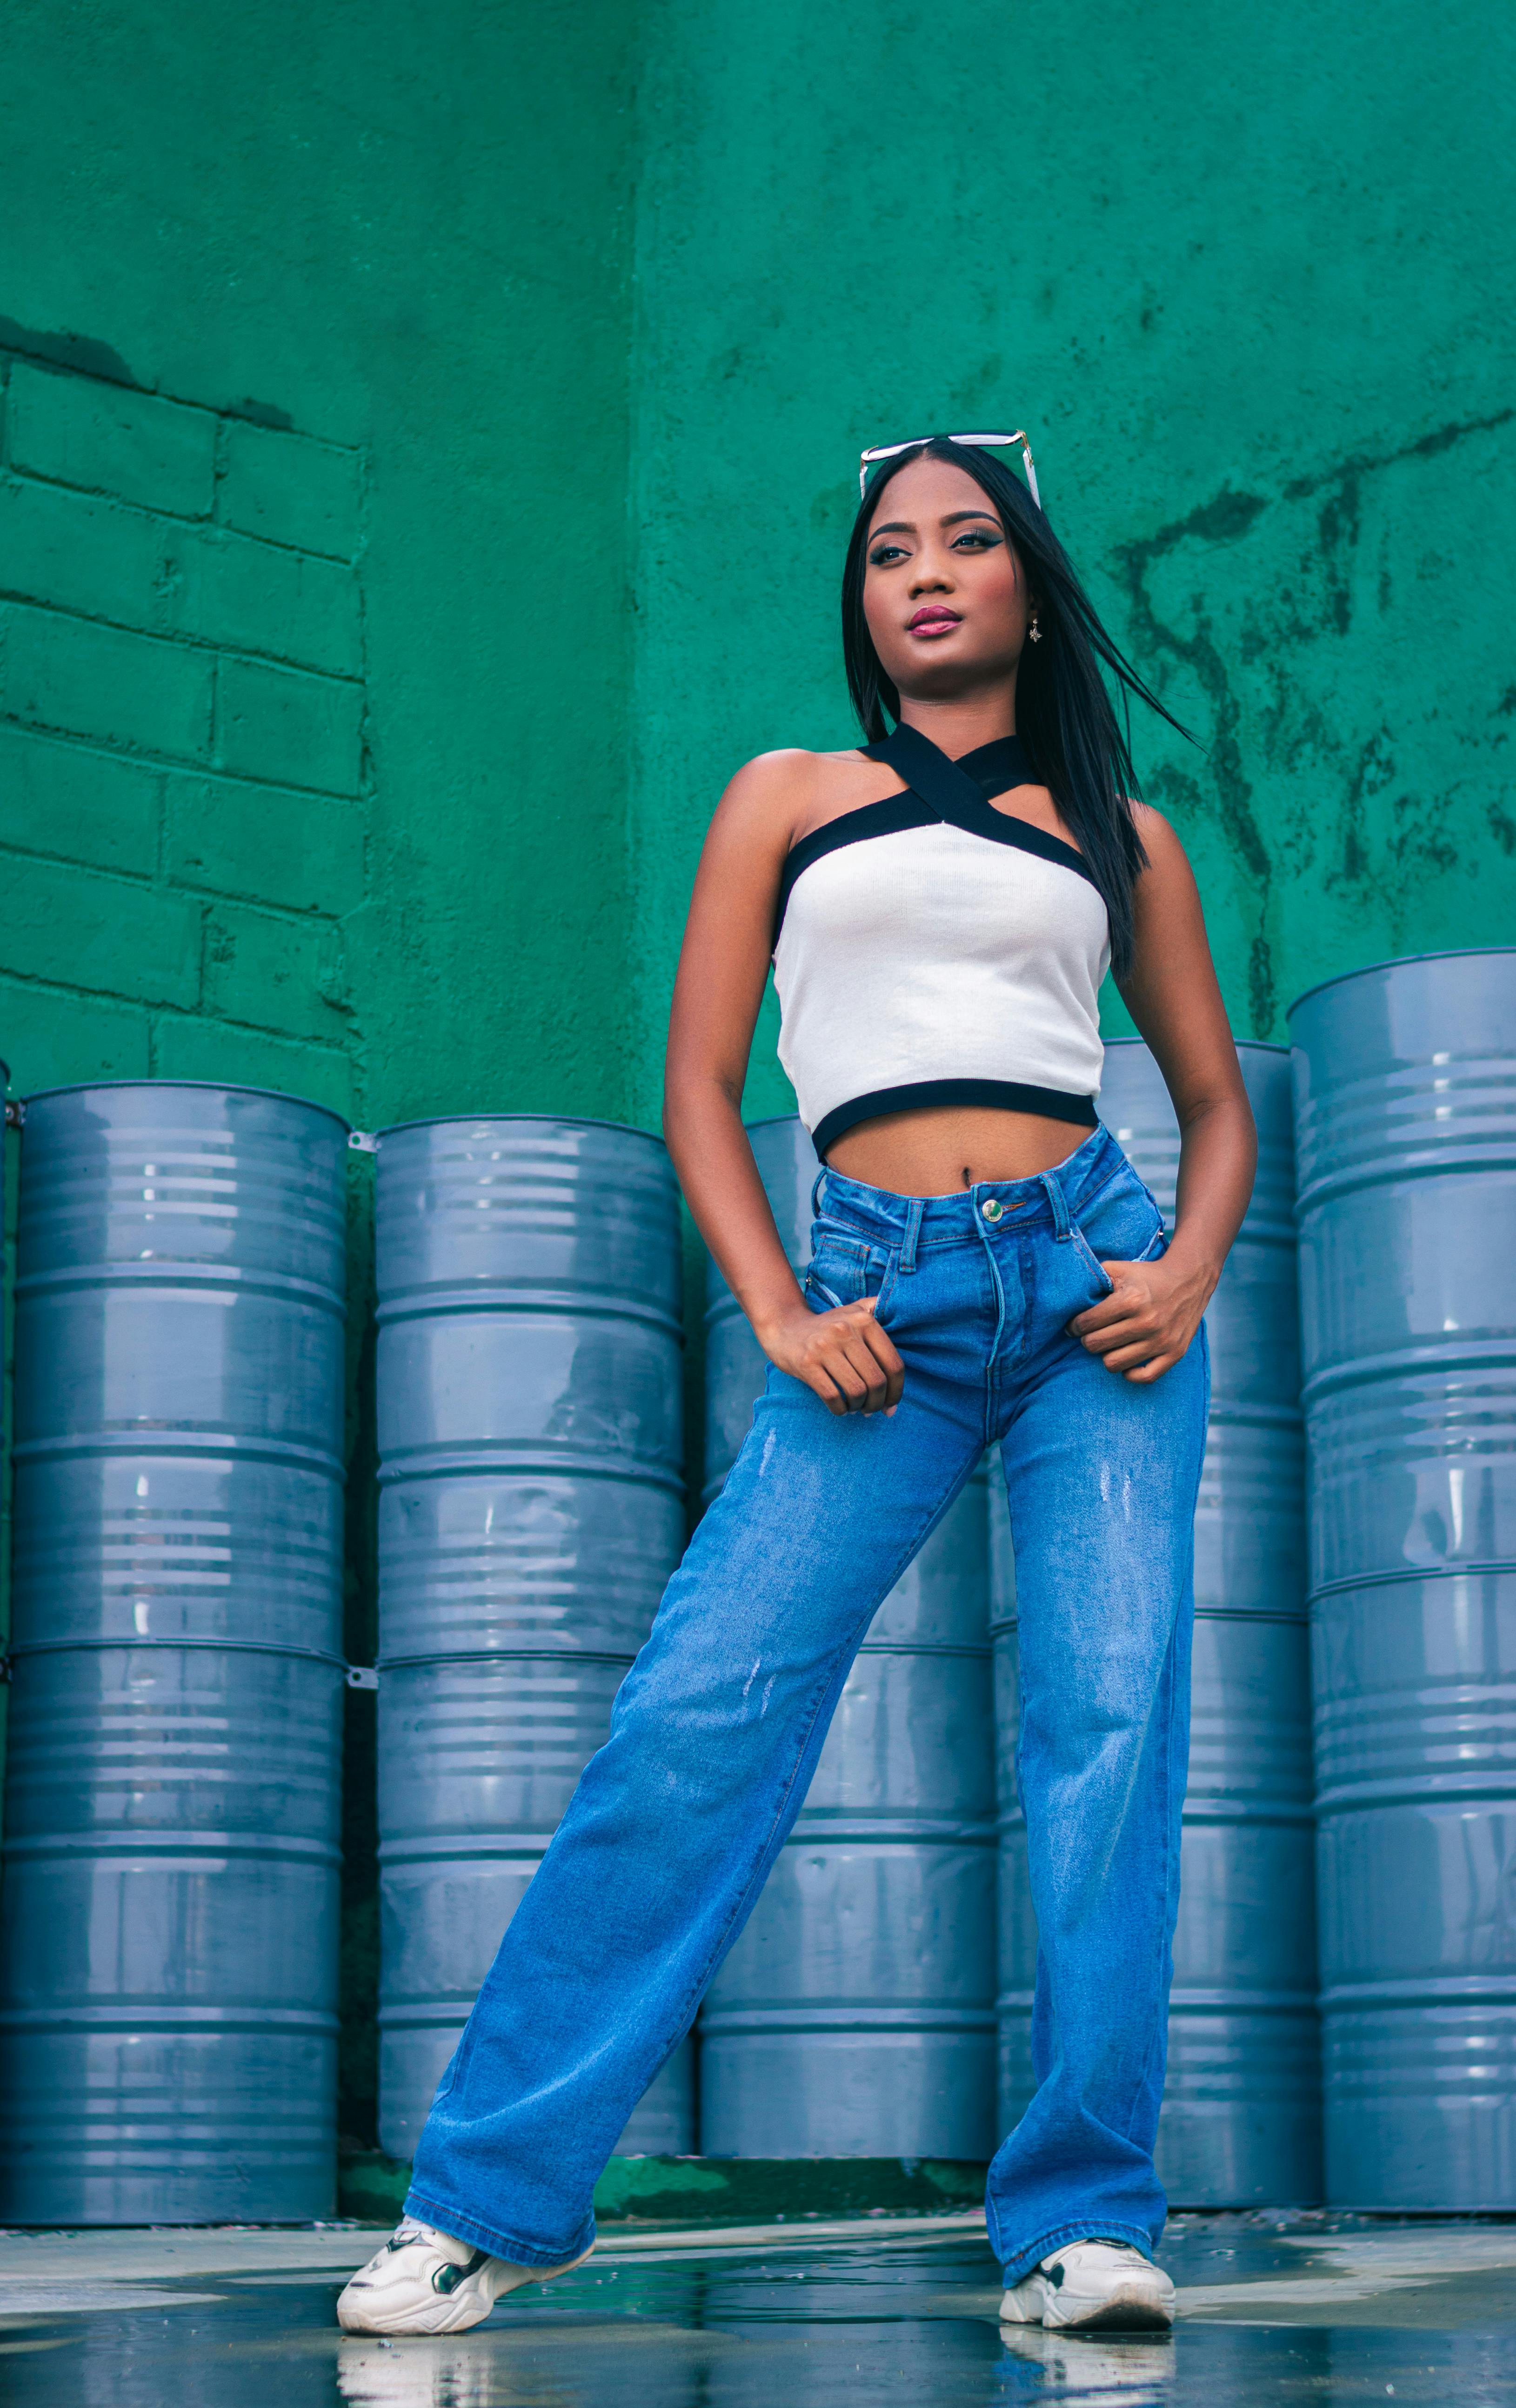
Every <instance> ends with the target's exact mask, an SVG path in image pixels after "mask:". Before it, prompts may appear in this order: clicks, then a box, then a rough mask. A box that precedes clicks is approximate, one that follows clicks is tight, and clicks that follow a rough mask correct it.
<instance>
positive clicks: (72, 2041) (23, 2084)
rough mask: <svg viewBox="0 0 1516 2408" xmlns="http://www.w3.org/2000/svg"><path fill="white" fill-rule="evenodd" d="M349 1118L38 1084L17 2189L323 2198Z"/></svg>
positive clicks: (197, 1095) (224, 2205) (14, 1960)
mask: <svg viewBox="0 0 1516 2408" xmlns="http://www.w3.org/2000/svg"><path fill="white" fill-rule="evenodd" d="M346 1152H347V1130H346V1125H345V1124H344V1123H342V1122H341V1121H339V1120H337V1119H336V1116H335V1115H334V1114H332V1113H330V1112H327V1111H322V1109H320V1108H319V1107H318V1106H316V1105H313V1104H306V1103H300V1102H297V1101H295V1100H294V1099H293V1098H292V1097H287V1096H278V1095H267V1094H263V1093H259V1092H257V1091H254V1090H250V1089H247V1088H236V1087H215V1086H203V1085H194V1084H182V1085H181V1084H178V1083H169V1082H161V1083H142V1084H129V1085H128V1084H122V1085H110V1086H95V1087H75V1088H64V1089H60V1090H57V1091H55V1092H53V1093H50V1094H48V1095H43V1096H35V1097H31V1098H30V1099H29V1101H28V1103H27V1106H26V1118H25V1128H24V1136H23V1143H22V1149H21V1224H20V1235H19V1242H18V1248H17V1306H16V1446H15V1465H16V1539H15V1558H14V1598H13V1604H14V1651H15V1679H14V1687H13V1690H12V1696H11V1709H10V1746H9V1756H8V1762H7V1797H6V1866H5V1885H4V1895H3V1936H0V2218H3V2219H6V2220H8V2221H12V2222H19V2221H24V2222H27V2223H35V2224H150V2223H207V2222H224V2221H258V2220H271V2221H284V2220H299V2219H303V2218H307V2217H312V2216H321V2215H326V2214H331V2212H332V2207H333V2198H334V2188H335V2178H336V2131H335V2115H336V1939H337V1888H338V1883H337V1874H338V1853H337V1832H338V1805H339V1790H338V1783H339V1769H340V1759H341V1699H342V1684H343V1664H342V1656H341V1559H342V1513H341V1504H342V1477H343V1473H342V1454H341V1448H342V1428H343V1391H342V1369H343V1314H344V1287H345V1279H344V1259H345V1234H346V1167H345V1166H346Z"/></svg>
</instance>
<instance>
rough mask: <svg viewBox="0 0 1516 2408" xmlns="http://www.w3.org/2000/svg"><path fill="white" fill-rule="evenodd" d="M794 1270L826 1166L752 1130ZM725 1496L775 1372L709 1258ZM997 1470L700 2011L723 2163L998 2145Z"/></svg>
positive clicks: (880, 1653)
mask: <svg viewBox="0 0 1516 2408" xmlns="http://www.w3.org/2000/svg"><path fill="white" fill-rule="evenodd" d="M750 1136H751V1139H752V1144H753V1152H754V1155H755V1158H756V1160H757V1163H758V1168H759V1171H760V1174H761V1176H762V1178H763V1180H764V1183H765V1189H766V1191H767V1193H768V1197H769V1200H770V1202H771V1204H772V1205H773V1208H774V1212H775V1218H776V1221H777V1223H778V1226H779V1233H780V1237H781V1239H782V1240H783V1242H784V1244H785V1247H786V1251H787V1252H788V1254H789V1255H790V1259H791V1262H792V1263H793V1264H794V1268H795V1270H796V1272H797V1273H801V1272H803V1270H804V1267H805V1263H806V1261H807V1259H808V1254H809V1232H810V1211H809V1191H810V1186H811V1183H812V1181H813V1180H814V1178H815V1176H816V1170H817V1164H816V1159H815V1155H814V1153H813V1151H812V1149H811V1145H810V1141H809V1140H808V1137H807V1136H806V1133H805V1131H804V1129H803V1128H802V1126H801V1125H800V1123H799V1121H798V1120H796V1119H794V1118H787V1119H783V1120H777V1121H769V1122H765V1123H760V1124H759V1125H757V1126H756V1127H754V1128H753V1129H752V1130H751V1131H750ZM707 1369H708V1389H707V1393H708V1418H707V1471H708V1489H709V1491H710V1493H714V1491H715V1489H716V1488H718V1487H719V1486H720V1484H721V1483H722V1480H723V1479H724V1478H725V1475H726V1473H727V1471H728V1470H729V1469H731V1464H732V1460H733V1458H734V1456H735V1455H736V1453H737V1448H738V1446H739V1445H740V1443H741V1441H742V1437H743V1435H744V1434H745V1431H746V1429H747V1426H748V1425H749V1424H750V1422H751V1417H752V1407H753V1403H754V1400H755V1398H756V1397H757V1396H758V1394H759V1393H760V1392H761V1390H762V1387H763V1383H764V1378H765V1362H764V1358H763V1355H762V1354H761V1352H760V1350H759V1348H758V1345H757V1342H756V1340H754V1339H753V1338H752V1335H751V1331H750V1330H749V1328H748V1326H747V1324H746V1322H745V1321H744V1320H743V1319H742V1317H741V1314H740V1312H739V1310H738V1308H737V1303H736V1300H735V1299H734V1298H733V1297H732V1296H731V1294H730V1291H729V1290H728V1289H727V1287H726V1284H725V1282H724V1281H723V1280H722V1278H721V1275H720V1273H719V1272H718V1271H717V1270H716V1269H715V1266H714V1265H712V1266H711V1268H710V1288H709V1310H708V1345H707ZM986 1542H987V1532H986V1515H985V1501H984V1484H983V1479H982V1475H981V1474H977V1475H976V1477H975V1479H974V1480H973V1481H972V1482H971V1483H970V1484H969V1485H968V1487H967V1488H966V1489H965V1492H964V1494H963V1495H962V1497H961V1498H959V1499H958V1501H957V1503H956V1504H955V1505H954V1506H953V1507H952V1508H951V1511H950V1512H949V1513H948V1514H947V1515H945V1517H944V1519H943V1521H942V1522H941V1524H940V1525H939V1526H938V1527H937V1531H936V1532H935V1533H934V1534H933V1537H932V1538H931V1539H930V1540H929V1541H927V1544H926V1546H925V1547H924V1548H923V1549H922V1554H921V1555H919V1556H918V1558H917V1560H916V1562H915V1563H914V1564H913V1565H912V1566H911V1568H910V1570H908V1572H907V1573H906V1575H905V1577H904V1578H903V1579H902V1580H901V1581H899V1582H898V1583H897V1584H896V1585H895V1587H894V1589H892V1590H891V1592H890V1595H889V1596H888V1598H886V1599H885V1600H884V1602H883V1604H882V1605H881V1606H880V1611H879V1613H878V1615H877V1616H876V1618H875V1620H874V1622H873V1624H872V1626H871V1627H870V1630H869V1633H868V1636H867V1638H866V1639H865V1642H864V1645H863V1647H862V1648H861V1649H860V1651H859V1654H858V1657H857V1659H856V1661H855V1663H854V1665H853V1667H852V1670H851V1672H850V1674H849V1676H848V1680H847V1683H846V1684H845V1686H844V1689H843V1692H842V1697H841V1699H840V1701H839V1704H838V1707H837V1714H836V1717H835V1719H834V1722H833V1725H832V1727H831V1731H830V1733H829V1734H828V1737H827V1740H826V1742H825V1745H824V1747H823V1749H822V1756H821V1759H820V1761H819V1763H818V1765H817V1769H816V1773H815V1776H814V1778H813V1780H812V1782H811V1785H810V1789H809V1792H808V1797H807V1799H806V1802H805V1805H804V1806H803V1807H802V1809H801V1812H800V1814H799V1816H798V1818H797V1821H796V1823H795V1827H794V1832H793V1833H792V1835H791V1838H790V1840H789V1841H788V1842H787V1843H786V1845H785V1846H784V1848H783V1849H782V1850H781V1851H780V1854H779V1861H778V1863H777V1864H776V1866H775V1868H774V1871H773V1872H772V1873H771V1874H770V1876H769V1878H768V1882H767V1884H766V1885H765V1889H764V1891H763V1893H762V1895H761V1897H760V1898H759V1900H758V1903H757V1905H756V1907H755V1908H754V1910H753V1913H752V1915H751V1920H750V1921H749V1923H748V1925H747V1928H746V1929H745V1930H744V1931H743V1933H742V1935H741V1937H740V1938H739V1939H738V1941H737V1944H736V1946H735V1947H734V1948H733V1950H732V1952H731V1954H730V1956H729V1957H727V1958H726V1960H725V1962H724V1964H723V1965H722V1968H721V1971H719V1972H718V1974H717V1976H716V1979H715V1981H714V1982H713V1983H712V1985H711V1986H710V1989H709V1991H708V1994H707V1999H706V2003H705V2007H704V2010H703V2012H702V2015H701V2022H700V2030H701V2136H702V2146H703V2148H704V2149H705V2151H706V2152H707V2154H708V2155H711V2156H722V2157H727V2156H730V2157H956V2158H985V2157H989V2156H990V2155H991V2154H992V2153H993V2151H994V2146H995V2140H996V2135H995V2128H994V1872H995V1861H994V1753H993V1747H994V1738H993V1721H992V1713H991V1697H990V1679H989V1670H990V1666H989V1630H988V1621H987V1568H986Z"/></svg>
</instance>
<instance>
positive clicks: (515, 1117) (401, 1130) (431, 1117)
mask: <svg viewBox="0 0 1516 2408" xmlns="http://www.w3.org/2000/svg"><path fill="white" fill-rule="evenodd" d="M480 1121H489V1122H491V1123H495V1122H512V1121H535V1122H536V1124H537V1125H538V1126H539V1127H542V1128H600V1129H614V1130H615V1131H616V1132H617V1134H618V1136H620V1137H640V1138H646V1140H647V1141H648V1143H649V1144H650V1145H655V1146H656V1147H657V1149H658V1151H659V1153H660V1154H665V1155H666V1154H667V1153H668V1148H667V1146H666V1144H665V1141H664V1140H663V1139H662V1138H661V1137H660V1136H659V1135H658V1134H657V1132H656V1130H654V1129H645V1128H638V1127H637V1126H636V1124H635V1123H634V1122H632V1121H611V1120H602V1119H600V1118H598V1117H597V1116H596V1115H595V1114H594V1113H593V1112H426V1113H423V1114H422V1117H421V1118H420V1119H419V1120H414V1121H391V1122H390V1123H388V1125H386V1126H385V1127H383V1128H379V1129H376V1130H375V1131H374V1142H375V1143H376V1145H379V1144H382V1142H383V1140H385V1138H387V1137H406V1136H408V1134H409V1132H410V1131H411V1130H412V1129H428V1128H461V1127H473V1126H475V1125H478V1123H479V1122H480Z"/></svg>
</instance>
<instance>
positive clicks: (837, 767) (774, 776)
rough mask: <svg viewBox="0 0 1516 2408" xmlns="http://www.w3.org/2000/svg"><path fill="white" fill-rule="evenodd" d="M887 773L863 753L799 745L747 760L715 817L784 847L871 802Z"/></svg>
mask: <svg viewBox="0 0 1516 2408" xmlns="http://www.w3.org/2000/svg"><path fill="white" fill-rule="evenodd" d="M889 783H890V772H889V771H888V770H881V769H880V767H879V764H878V763H877V762H874V761H870V760H868V759H867V758H865V755H864V754H863V753H858V752H853V751H850V752H846V753H808V752H805V751H803V750H802V749H801V748H800V747H799V746H798V745H790V746H784V747H782V748H781V749H780V750H779V751H777V752H773V753H757V754H755V755H754V757H753V759H752V760H751V761H745V762H744V763H743V765H742V767H741V768H740V769H739V770H738V771H737V775H736V777H735V778H733V779H732V781H731V782H730V784H729V785H728V786H727V788H726V791H725V793H724V794H723V795H722V799H721V802H720V804H719V805H718V807H717V816H718V818H719V819H722V820H724V821H727V822H728V823H732V822H736V823H737V824H740V825H741V826H743V827H744V828H745V829H751V832H752V833H753V834H755V835H756V834H757V833H758V832H759V831H760V830H761V831H762V832H763V833H764V834H765V835H769V836H773V837H776V838H779V839H781V840H782V841H783V843H784V844H785V845H786V846H788V845H791V844H793V843H794V842H795V841H796V839H798V838H799V837H801V836H804V835H805V834H806V833H807V832H808V830H809V829H810V828H813V827H819V826H820V825H821V824H822V822H823V821H825V820H829V819H835V818H836V817H837V813H838V812H839V811H846V810H852V809H853V808H854V806H855V805H856V804H858V803H865V802H869V801H871V800H872V799H873V798H874V796H876V795H877V794H879V792H880V789H881V786H888V784H889Z"/></svg>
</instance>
